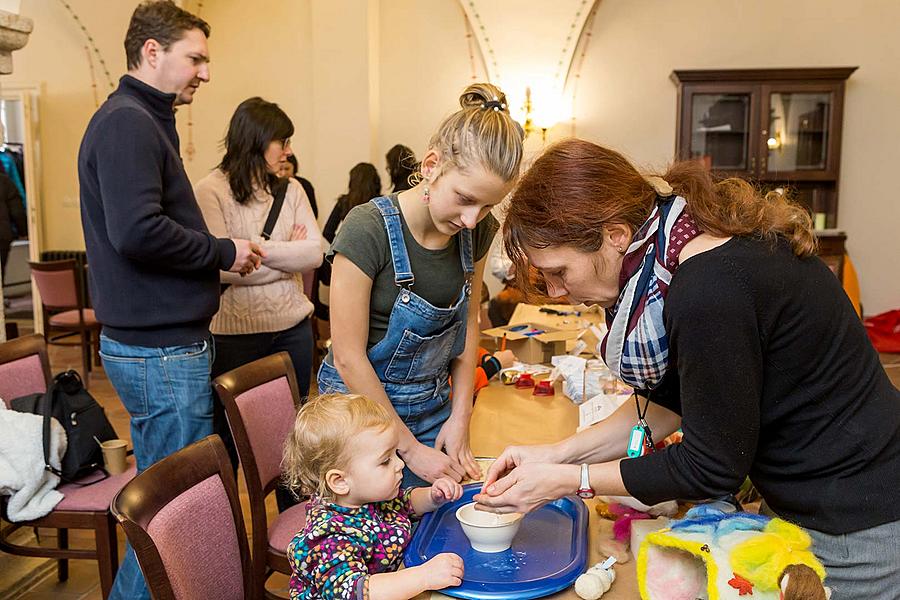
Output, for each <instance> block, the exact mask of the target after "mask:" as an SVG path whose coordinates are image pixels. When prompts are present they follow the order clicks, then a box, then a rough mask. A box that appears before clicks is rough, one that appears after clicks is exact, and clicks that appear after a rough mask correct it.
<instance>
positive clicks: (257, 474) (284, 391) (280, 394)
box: [213, 352, 300, 561]
mask: <svg viewBox="0 0 900 600" xmlns="http://www.w3.org/2000/svg"><path fill="white" fill-rule="evenodd" d="M213 387H215V390H216V394H217V395H218V396H219V400H220V401H221V402H222V404H223V405H224V407H225V415H226V416H227V417H228V426H229V428H230V429H231V435H232V436H233V437H234V442H235V446H237V452H238V457H239V458H240V460H241V465H242V466H243V468H244V478H245V480H246V481H247V495H248V497H249V501H250V519H251V525H252V530H253V534H252V535H253V549H254V553H258V552H260V551H261V549H264V548H265V547H266V544H267V543H268V542H267V539H268V535H267V532H268V522H267V519H266V496H267V495H268V494H269V493H270V492H271V491H272V490H274V489H275V486H276V485H277V484H278V481H279V479H280V477H281V457H282V453H283V449H284V442H285V441H286V440H287V437H288V435H290V433H291V429H292V428H293V426H294V420H295V417H296V414H297V409H298V408H299V407H300V391H299V388H298V387H297V376H296V374H295V372H294V367H293V364H292V363H291V359H290V357H289V356H288V354H287V352H279V353H278V354H273V355H271V356H266V357H265V358H261V359H259V360H256V361H253V362H251V363H248V364H246V365H243V366H241V367H238V368H237V369H234V370H232V371H229V372H227V373H225V374H223V375H220V376H219V377H217V378H216V380H215V381H213ZM256 560H257V557H256V555H254V561H256ZM262 560H265V559H264V558H262Z"/></svg>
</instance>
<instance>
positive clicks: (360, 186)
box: [316, 162, 381, 321]
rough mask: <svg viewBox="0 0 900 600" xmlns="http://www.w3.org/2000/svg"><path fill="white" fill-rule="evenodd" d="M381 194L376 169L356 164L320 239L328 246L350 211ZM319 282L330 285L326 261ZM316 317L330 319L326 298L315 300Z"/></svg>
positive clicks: (371, 165) (372, 166) (364, 164)
mask: <svg viewBox="0 0 900 600" xmlns="http://www.w3.org/2000/svg"><path fill="white" fill-rule="evenodd" d="M379 194H381V177H379V176H378V169H376V168H375V165H373V164H372V163H365V162H362V163H358V164H357V165H356V166H355V167H353V168H352V169H350V188H349V190H348V191H347V193H346V194H344V195H343V196H341V197H340V198H338V200H337V202H336V203H335V205H334V208H333V209H331V214H330V215H328V221H326V223H325V228H324V229H322V237H324V238H325V240H326V241H327V242H328V243H329V244H330V243H331V242H333V241H334V236H335V235H337V231H338V228H339V227H340V226H341V223H342V222H343V221H344V218H345V217H346V216H347V213H349V212H350V209H352V208H356V207H357V206H359V205H360V204H365V203H366V202H368V201H369V200H371V199H372V198H375V197H377V196H378V195H379ZM317 273H318V276H319V282H320V283H321V284H322V285H326V286H330V285H331V263H330V262H328V261H327V260H323V261H322V266H321V267H319V270H318V271H317ZM316 317H317V318H319V319H322V320H323V321H328V320H330V318H331V315H330V314H329V310H328V304H327V298H324V299H323V298H316Z"/></svg>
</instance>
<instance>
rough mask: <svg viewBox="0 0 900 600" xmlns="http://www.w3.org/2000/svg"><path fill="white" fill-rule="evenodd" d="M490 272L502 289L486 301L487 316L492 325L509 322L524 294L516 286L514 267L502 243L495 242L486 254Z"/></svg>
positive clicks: (497, 325) (502, 324)
mask: <svg viewBox="0 0 900 600" xmlns="http://www.w3.org/2000/svg"><path fill="white" fill-rule="evenodd" d="M488 268H490V270H491V274H492V275H493V276H494V277H496V278H497V279H499V280H500V281H501V282H502V283H503V289H502V290H500V292H498V293H497V295H496V296H494V297H493V298H491V299H490V301H489V302H488V310H487V314H488V318H489V319H490V321H491V325H492V326H493V327H502V326H504V325H506V324H508V323H509V320H510V319H511V318H512V315H513V313H514V312H515V311H516V307H517V306H518V305H519V303H520V302H524V301H525V295H524V294H523V293H522V290H520V289H519V288H518V287H516V268H515V265H513V262H512V261H511V260H510V259H509V257H508V256H507V255H506V251H505V250H504V249H503V244H498V243H495V244H494V245H493V246H492V247H491V252H490V254H488Z"/></svg>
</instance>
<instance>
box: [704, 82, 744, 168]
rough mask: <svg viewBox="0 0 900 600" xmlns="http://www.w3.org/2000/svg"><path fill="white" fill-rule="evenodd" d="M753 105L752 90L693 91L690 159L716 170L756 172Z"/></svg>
mask: <svg viewBox="0 0 900 600" xmlns="http://www.w3.org/2000/svg"><path fill="white" fill-rule="evenodd" d="M750 107H751V94H749V93H746V94H745V93H715V94H712V93H710V94H706V93H695V94H693V95H692V96H691V122H690V146H689V147H690V158H692V159H695V160H699V161H701V162H703V163H704V164H705V165H706V166H707V167H708V168H710V169H712V170H714V171H752V170H753V169H754V168H755V162H756V161H755V159H752V156H753V155H752V149H751V147H750V146H751V140H752V135H751V121H750V116H751V111H750ZM751 160H753V163H754V164H751Z"/></svg>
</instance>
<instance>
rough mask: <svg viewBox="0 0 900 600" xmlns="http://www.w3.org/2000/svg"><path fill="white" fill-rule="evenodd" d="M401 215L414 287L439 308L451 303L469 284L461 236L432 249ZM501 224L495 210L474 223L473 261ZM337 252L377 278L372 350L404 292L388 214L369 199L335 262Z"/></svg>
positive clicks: (352, 217) (339, 242)
mask: <svg viewBox="0 0 900 600" xmlns="http://www.w3.org/2000/svg"><path fill="white" fill-rule="evenodd" d="M389 198H390V199H391V202H393V203H394V206H397V207H398V208H399V204H398V202H397V195H396V194H391V195H390V196H389ZM400 216H401V221H402V223H403V240H404V242H405V243H406V251H407V253H408V254H409V260H410V262H411V263H412V271H413V274H414V275H415V277H416V282H415V285H413V288H412V290H413V291H414V292H415V293H416V294H418V295H419V296H421V297H422V298H424V299H425V300H427V301H428V302H430V303H431V304H433V305H434V306H438V307H442V308H446V307H449V306H450V305H452V304H453V302H454V301H456V299H457V297H459V292H460V290H461V289H462V286H463V283H465V275H464V273H463V268H462V263H461V262H460V257H459V241H458V239H457V238H458V237H459V234H457V235H454V236H453V237H452V238H450V243H449V244H447V246H446V247H445V248H442V249H440V250H429V249H427V248H423V247H422V246H421V245H419V243H418V242H417V241H416V240H415V238H414V237H413V235H412V233H410V231H409V227H407V225H406V219H405V218H403V213H402V212H401V215H400ZM498 227H499V224H498V223H497V219H495V218H494V216H493V215H490V214H489V215H488V216H487V217H485V218H484V219H482V220H481V222H480V223H478V225H477V226H476V227H475V230H474V231H473V232H472V246H473V255H474V257H473V260H474V262H478V261H479V260H481V259H482V258H483V257H484V256H485V255H486V254H487V252H488V250H489V249H490V247H491V241H493V239H494V235H495V234H496V233H497V229H498ZM337 253H341V254H343V255H344V256H346V257H347V258H348V259H350V261H351V262H352V263H353V264H355V265H356V266H357V267H359V268H360V270H361V271H362V272H363V273H365V274H366V275H368V276H369V277H371V278H372V296H371V299H370V308H369V342H368V348H371V347H372V346H374V345H375V344H377V343H378V342H379V341H381V339H382V338H383V337H384V335H385V333H386V332H387V326H388V320H389V319H390V316H391V309H392V308H393V306H394V302H395V301H396V300H397V295H398V294H399V293H400V288H399V287H397V284H396V283H394V266H393V264H392V262H391V249H390V244H389V242H388V235H387V229H386V228H385V222H384V217H382V216H381V213H380V212H379V211H378V208H377V207H376V206H375V205H374V204H372V203H371V202H367V203H365V204H362V205H360V206H357V207H356V208H354V209H353V210H351V211H350V212H349V213H348V214H347V218H346V219H344V222H343V224H342V225H341V229H340V231H339V232H338V234H337V237H336V238H335V239H334V243H333V244H332V245H331V248H330V249H329V250H328V254H327V255H326V258H327V259H328V260H329V261H332V260H333V259H334V255H335V254H337ZM332 286H334V280H332ZM331 293H332V294H335V293H340V290H338V289H335V288H334V287H332V290H331Z"/></svg>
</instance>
